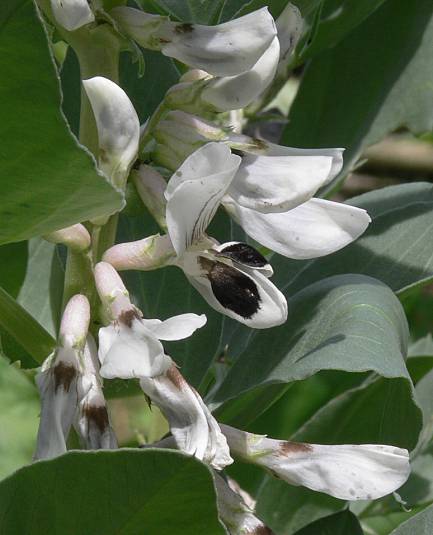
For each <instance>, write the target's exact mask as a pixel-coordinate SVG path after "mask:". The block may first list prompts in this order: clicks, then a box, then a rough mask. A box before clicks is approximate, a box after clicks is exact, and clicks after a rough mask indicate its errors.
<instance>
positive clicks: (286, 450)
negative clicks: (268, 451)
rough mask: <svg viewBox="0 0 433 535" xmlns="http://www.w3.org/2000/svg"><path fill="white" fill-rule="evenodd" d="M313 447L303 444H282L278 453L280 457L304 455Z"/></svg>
mask: <svg viewBox="0 0 433 535" xmlns="http://www.w3.org/2000/svg"><path fill="white" fill-rule="evenodd" d="M312 449H313V446H312V445H311V444H305V443H303V442H290V441H286V442H282V443H281V444H280V447H279V453H280V454H281V455H290V454H291V453H306V452H308V451H312Z"/></svg>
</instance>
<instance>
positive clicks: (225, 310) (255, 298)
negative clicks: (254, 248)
mask: <svg viewBox="0 0 433 535" xmlns="http://www.w3.org/2000/svg"><path fill="white" fill-rule="evenodd" d="M218 265H219V268H218V269H219V271H220V272H221V276H219V275H218V274H217V275H218V276H213V275H212V274H211V275H210V276H209V275H207V274H205V273H203V274H202V275H200V276H197V275H191V274H188V272H185V275H186V276H187V278H188V280H189V282H190V283H191V284H192V285H193V286H194V288H195V289H196V290H198V292H200V294H201V295H202V296H203V297H204V299H205V300H206V301H207V302H208V304H209V305H210V306H211V307H213V308H214V309H215V310H217V311H218V312H221V313H222V314H225V315H226V316H229V317H230V318H233V319H235V320H237V321H239V322H241V323H243V324H244V325H247V326H248V327H251V328H253V329H267V328H269V327H275V326H277V325H281V324H282V323H284V322H285V321H286V320H287V301H286V299H285V297H284V295H283V294H282V293H281V292H280V291H279V290H278V288H277V287H276V286H275V285H274V284H272V282H271V281H270V280H269V279H268V278H267V277H266V275H264V274H263V273H261V272H260V271H258V270H254V269H249V268H247V267H245V266H242V267H241V266H227V265H226V264H223V263H218ZM224 266H226V267H224ZM227 268H229V269H228V270H227ZM237 289H239V291H237Z"/></svg>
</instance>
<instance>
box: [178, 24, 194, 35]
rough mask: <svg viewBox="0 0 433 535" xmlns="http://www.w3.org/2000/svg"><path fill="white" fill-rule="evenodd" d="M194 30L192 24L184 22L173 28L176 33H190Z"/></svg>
mask: <svg viewBox="0 0 433 535" xmlns="http://www.w3.org/2000/svg"><path fill="white" fill-rule="evenodd" d="M193 30H194V26H193V24H191V23H190V22H184V23H183V24H177V25H176V27H175V28H174V31H175V32H176V33H180V34H182V33H191V32H192V31H193Z"/></svg>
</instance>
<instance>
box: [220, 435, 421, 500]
mask: <svg viewBox="0 0 433 535" xmlns="http://www.w3.org/2000/svg"><path fill="white" fill-rule="evenodd" d="M221 430H222V432H223V433H224V435H225V436H226V437H227V441H228V443H229V446H230V449H231V450H232V451H233V453H235V455H238V456H239V457H241V458H242V459H244V460H245V461H247V462H251V463H254V464H258V465H260V466H262V467H264V468H266V469H268V470H270V472H271V473H272V474H274V475H275V476H277V477H279V478H281V479H283V480H284V481H287V482H288V483H290V484H292V485H303V486H305V487H308V488H309V489H312V490H315V491H318V492H325V493H326V494H330V495H331V496H335V497H336V498H340V499H341V500H374V499H377V498H381V497H382V496H386V495H387V494H390V493H391V492H393V491H395V490H396V489H398V488H399V487H401V485H403V483H404V482H405V481H406V480H407V478H408V477H409V473H410V465H409V453H408V451H407V450H405V449H401V448H397V447H395V446H384V445H379V444H361V445H337V446H323V445H320V444H304V443H300V442H287V441H284V440H274V439H271V438H267V437H265V436H262V435H254V434H252V433H247V432H245V431H240V430H239V429H235V428H234V427H230V426H227V425H222V426H221Z"/></svg>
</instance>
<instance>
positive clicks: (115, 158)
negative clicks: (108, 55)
mask: <svg viewBox="0 0 433 535" xmlns="http://www.w3.org/2000/svg"><path fill="white" fill-rule="evenodd" d="M83 85H84V89H85V91H86V94H87V96H88V98H89V100H90V104H91V106H92V109H93V113H94V116H95V120H96V125H97V128H98V140H99V162H100V167H101V169H102V170H103V171H104V173H105V174H106V175H107V176H108V178H109V179H110V180H111V181H112V183H113V184H114V185H116V186H118V187H122V188H123V187H124V185H125V181H126V179H127V176H128V173H129V169H130V167H131V165H132V164H133V163H134V161H135V159H136V157H137V152H138V144H139V137H140V123H139V121H138V116H137V113H136V112H135V110H134V107H133V105H132V103H131V101H130V100H129V98H128V95H127V94H126V93H125V92H124V91H123V89H121V88H120V87H119V86H118V85H117V84H115V83H114V82H112V81H111V80H108V79H107V78H104V77H102V76H95V77H94V78H90V79H88V80H83Z"/></svg>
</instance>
